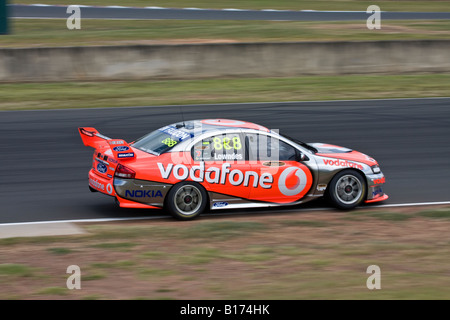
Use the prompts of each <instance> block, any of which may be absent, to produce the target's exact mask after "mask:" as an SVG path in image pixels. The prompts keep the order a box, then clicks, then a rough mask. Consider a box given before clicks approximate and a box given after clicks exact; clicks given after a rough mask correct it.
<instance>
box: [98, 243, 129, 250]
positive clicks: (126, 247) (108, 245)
mask: <svg viewBox="0 0 450 320" xmlns="http://www.w3.org/2000/svg"><path fill="white" fill-rule="evenodd" d="M136 245H137V244H136V243H131V242H108V243H98V244H94V245H92V247H94V248H101V249H112V250H119V251H122V250H129V249H130V248H133V247H134V246H136Z"/></svg>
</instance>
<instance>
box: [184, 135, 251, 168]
mask: <svg viewBox="0 0 450 320" xmlns="http://www.w3.org/2000/svg"><path fill="white" fill-rule="evenodd" d="M191 155H192V158H193V159H194V160H195V161H228V162H229V161H240V160H242V161H243V160H245V148H244V143H243V142H242V138H241V135H240V134H239V133H225V134H219V135H215V136H212V137H208V138H206V139H203V140H201V141H199V142H197V143H196V144H195V145H194V147H193V148H192V151H191Z"/></svg>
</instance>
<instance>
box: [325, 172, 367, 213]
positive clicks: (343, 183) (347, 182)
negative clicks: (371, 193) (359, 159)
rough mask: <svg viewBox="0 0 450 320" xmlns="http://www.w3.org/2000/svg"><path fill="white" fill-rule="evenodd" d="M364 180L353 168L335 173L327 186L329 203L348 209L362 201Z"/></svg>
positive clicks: (364, 189) (364, 186)
mask: <svg viewBox="0 0 450 320" xmlns="http://www.w3.org/2000/svg"><path fill="white" fill-rule="evenodd" d="M365 195H366V182H365V180H364V177H363V175H362V174H360V173H359V172H357V171H354V170H343V171H341V172H339V173H338V174H336V175H335V176H334V177H333V179H331V182H330V184H329V186H328V197H329V199H330V200H331V203H332V204H333V205H334V206H335V207H337V208H339V209H343V210H350V209H353V208H355V207H357V206H358V205H359V204H360V203H361V202H363V200H364V197H365Z"/></svg>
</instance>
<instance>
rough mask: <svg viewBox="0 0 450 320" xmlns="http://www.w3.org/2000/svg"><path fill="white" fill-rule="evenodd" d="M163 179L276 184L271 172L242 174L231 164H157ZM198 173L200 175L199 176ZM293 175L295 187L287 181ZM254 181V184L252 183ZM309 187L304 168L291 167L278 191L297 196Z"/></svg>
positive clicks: (232, 183)
mask: <svg viewBox="0 0 450 320" xmlns="http://www.w3.org/2000/svg"><path fill="white" fill-rule="evenodd" d="M157 165H158V168H159V171H160V173H161V177H162V178H163V179H169V178H170V177H171V176H173V177H174V178H175V179H177V180H186V179H187V178H190V179H191V180H192V181H196V182H203V181H205V180H206V182H208V183H210V184H223V185H225V184H228V183H229V184H230V185H232V186H240V185H243V186H244V187H249V186H250V187H253V188H257V187H258V186H259V187H261V188H263V189H270V188H272V184H273V182H274V177H273V175H272V174H271V173H270V172H264V173H263V174H261V175H259V174H258V173H257V172H255V171H250V170H249V171H245V172H242V171H241V170H239V169H233V170H230V167H231V165H230V164H229V163H224V164H222V166H221V167H220V168H218V167H209V168H208V169H207V170H205V163H204V162H201V163H200V164H199V165H198V166H192V167H191V169H189V168H188V167H187V166H185V165H183V164H177V165H174V164H172V163H169V164H168V165H167V167H164V164H162V163H159V162H158V163H157ZM197 173H198V174H197ZM292 175H295V176H296V179H297V181H296V183H295V184H294V186H289V187H288V186H287V184H286V180H287V179H288V178H290V177H291V176H292ZM250 178H252V179H250ZM250 181H252V183H250ZM307 185H308V177H307V175H306V173H305V171H304V170H303V169H302V168H298V167H289V168H286V169H284V170H283V172H282V173H281V174H280V177H279V178H278V189H279V190H280V192H281V193H282V194H284V195H285V196H296V195H299V194H300V193H302V192H303V191H304V189H305V188H306V186H307Z"/></svg>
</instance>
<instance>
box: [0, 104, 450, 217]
mask: <svg viewBox="0 0 450 320" xmlns="http://www.w3.org/2000/svg"><path fill="white" fill-rule="evenodd" d="M180 108H182V109H183V114H184V118H185V120H188V119H200V118H217V117H220V118H231V119H239V120H246V121H252V122H256V123H259V124H262V125H264V126H267V127H268V128H271V129H279V130H280V132H281V133H285V134H287V135H290V136H293V137H296V138H298V139H300V140H303V141H306V142H326V143H332V144H337V145H341V146H347V147H350V148H354V149H356V150H359V151H361V152H364V153H367V154H369V155H371V156H373V157H374V158H376V159H377V160H378V161H379V162H380V164H381V168H382V171H383V172H384V173H385V175H386V179H387V184H386V187H385V191H386V192H387V193H388V194H389V196H390V199H389V200H388V201H386V202H385V203H387V204H400V203H416V202H434V201H449V200H450V183H449V181H450V170H449V167H450V148H449V144H450V98H434V99H398V100H395V99H394V100H356V101H340V102H338V101H323V102H320V101H318V102H290V103H281V102H280V103H278V102H274V103H252V104H223V105H192V106H183V107H178V106H153V107H152V106H150V107H130V108H105V109H72V110H48V111H46V110H42V111H4V112H0V133H1V137H2V139H1V148H0V149H1V152H0V163H1V166H0V177H1V180H0V195H1V211H0V223H12V222H29V221H53V220H76V219H101V218H118V217H139V216H140V217H143V216H148V215H161V211H160V210H143V209H134V210H133V209H122V208H119V207H117V206H116V205H115V203H114V200H113V198H110V197H108V196H103V195H101V194H99V193H91V192H90V191H89V189H88V180H87V173H88V170H89V168H90V166H91V163H92V153H93V149H92V148H88V147H85V146H84V145H83V144H82V142H81V138H80V136H79V134H78V131H77V128H78V127H80V126H90V127H95V128H97V129H98V130H99V131H100V132H101V133H102V134H104V135H106V136H109V137H111V138H123V139H125V140H127V141H132V140H134V139H136V138H138V137H140V136H142V135H144V134H146V133H148V132H150V131H152V130H155V129H157V128H159V127H161V126H164V125H165V124H170V123H173V122H178V121H181V114H180ZM311 205H313V206H314V205H316V206H323V205H324V204H322V203H320V202H319V204H311ZM295 208H298V209H299V210H301V208H302V206H301V205H300V206H296V207H295ZM292 209H293V208H292V207H286V209H279V208H272V209H264V210H263V211H264V212H266V213H268V214H272V213H273V214H275V213H276V212H278V211H280V210H292ZM258 210H259V211H261V209H258ZM230 211H231V210H230ZM221 212H227V211H221Z"/></svg>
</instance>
